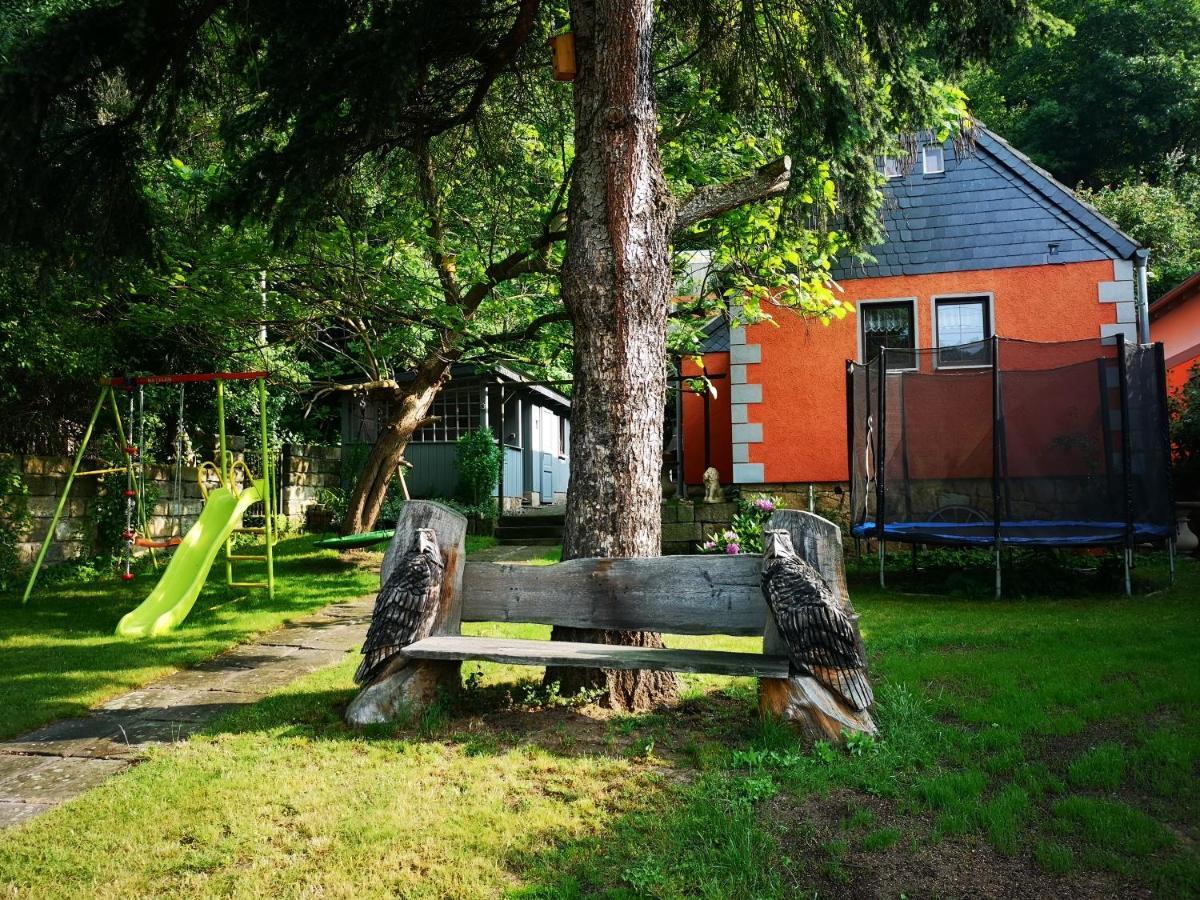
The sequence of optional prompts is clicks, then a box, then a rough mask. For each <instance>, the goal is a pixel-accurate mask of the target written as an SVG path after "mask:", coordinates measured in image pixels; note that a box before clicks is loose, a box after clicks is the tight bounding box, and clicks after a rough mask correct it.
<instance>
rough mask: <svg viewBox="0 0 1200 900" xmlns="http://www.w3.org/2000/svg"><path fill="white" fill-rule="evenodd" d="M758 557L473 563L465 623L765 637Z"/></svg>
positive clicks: (465, 586)
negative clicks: (533, 624)
mask: <svg viewBox="0 0 1200 900" xmlns="http://www.w3.org/2000/svg"><path fill="white" fill-rule="evenodd" d="M761 568H762V560H761V559H760V558H759V557H757V556H666V557H659V558H656V559H573V560H568V561H567V562H562V563H558V564H556V565H553V566H521V565H504V564H502V563H485V562H468V563H467V565H466V573H465V575H464V578H463V592H464V594H463V607H462V620H463V621H464V622H535V623H538V624H542V625H564V626H567V627H570V628H600V629H605V630H611V631H621V630H632V631H660V632H666V633H669V634H738V635H761V634H762V633H763V627H764V625H765V624H766V619H767V607H766V603H765V601H764V600H763V597H762V590H761V588H760V586H759V579H760V572H761Z"/></svg>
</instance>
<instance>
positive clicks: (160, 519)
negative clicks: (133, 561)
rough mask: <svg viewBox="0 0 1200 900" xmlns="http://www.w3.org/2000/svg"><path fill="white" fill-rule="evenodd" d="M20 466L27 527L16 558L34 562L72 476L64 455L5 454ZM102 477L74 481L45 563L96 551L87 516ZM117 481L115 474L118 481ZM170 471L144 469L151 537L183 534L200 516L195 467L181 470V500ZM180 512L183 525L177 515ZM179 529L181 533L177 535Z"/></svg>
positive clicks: (201, 505) (169, 468) (168, 467)
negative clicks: (151, 496)
mask: <svg viewBox="0 0 1200 900" xmlns="http://www.w3.org/2000/svg"><path fill="white" fill-rule="evenodd" d="M3 458H4V459H6V460H11V461H12V462H13V463H14V464H16V465H18V466H19V467H20V472H21V478H22V480H23V481H24V482H25V486H26V487H27V488H28V489H29V497H28V504H29V517H30V518H29V528H28V529H26V532H25V534H24V536H23V540H22V541H21V542H20V543H19V544H18V546H17V549H18V552H19V553H20V556H21V559H22V560H23V561H24V562H26V563H31V562H33V560H34V558H35V557H36V556H37V552H38V548H39V547H40V546H41V543H42V540H43V539H44V538H45V536H46V531H47V529H49V527H50V520H51V519H52V518H53V516H54V509H55V507H56V506H57V505H58V499H59V496H60V495H61V494H62V490H63V487H64V485H65V484H66V480H67V474H68V473H69V472H70V471H71V460H70V459H69V458H67V457H65V456H12V455H8V454H4V455H3ZM102 477H103V476H92V475H87V476H83V477H77V478H76V479H75V484H74V485H73V486H72V488H71V496H70V498H69V499H68V500H67V505H66V507H64V509H63V515H62V518H61V519H60V520H59V522H58V527H57V528H56V529H55V535H54V537H55V540H54V542H53V543H52V544H51V545H50V548H49V549H48V550H47V552H46V562H47V563H58V562H64V561H66V560H71V559H76V558H77V557H79V556H80V555H81V554H82V555H87V554H88V553H90V552H92V550H93V549H94V546H95V538H96V535H95V534H94V525H93V523H92V519H91V517H90V516H89V512H90V510H91V507H92V504H93V501H94V500H95V498H96V493H97V490H98V482H99V481H100V480H101V478H102ZM117 477H118V478H119V477H120V476H119V475H118V476H117ZM174 481H175V467H174V466H172V465H169V464H166V465H148V466H146V483H147V488H148V489H149V490H152V491H154V492H156V493H157V495H158V499H157V502H156V503H155V504H154V508H153V509H152V510H149V516H148V521H147V527H148V528H149V531H150V533H151V535H153V536H155V537H158V536H165V535H169V534H172V533H182V532H186V531H187V529H189V528H191V527H192V525H193V524H194V523H195V521H196V519H197V518H199V516H200V511H201V510H202V509H203V508H204V501H203V499H202V498H201V496H200V485H199V483H198V482H197V481H196V468H195V467H188V468H185V469H184V470H183V485H182V487H183V490H182V501H181V503H179V504H176V503H175V502H174V495H175V486H174ZM180 513H182V516H181V518H182V522H181V523H179V524H177V516H179V514H180ZM180 527H182V531H180Z"/></svg>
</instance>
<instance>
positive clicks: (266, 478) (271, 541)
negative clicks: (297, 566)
mask: <svg viewBox="0 0 1200 900" xmlns="http://www.w3.org/2000/svg"><path fill="white" fill-rule="evenodd" d="M258 424H259V429H260V430H261V432H262V472H263V538H264V540H265V542H266V545H267V546H266V557H267V599H268V600H274V599H275V515H274V508H273V496H274V494H273V490H272V486H273V484H274V479H273V478H272V475H271V445H270V442H269V440H268V435H267V380H266V379H265V378H261V377H260V378H259V379H258Z"/></svg>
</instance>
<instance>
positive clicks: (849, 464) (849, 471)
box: [846, 360, 858, 550]
mask: <svg viewBox="0 0 1200 900" xmlns="http://www.w3.org/2000/svg"><path fill="white" fill-rule="evenodd" d="M854 469H855V461H854V363H852V362H851V361H850V360H846V476H847V478H848V479H849V481H848V485H849V491H848V493H849V495H850V527H851V528H853V527H854V526H855V525H856V524H857V523H856V522H855V521H854V515H855V513H854V511H855V510H856V509H858V507H857V506H855V505H854V482H855V472H854ZM854 544H855V549H856V550H857V549H858V538H855V539H854Z"/></svg>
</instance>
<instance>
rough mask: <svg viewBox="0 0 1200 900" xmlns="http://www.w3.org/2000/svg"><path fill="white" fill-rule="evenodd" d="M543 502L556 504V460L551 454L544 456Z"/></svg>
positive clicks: (544, 454)
mask: <svg viewBox="0 0 1200 900" xmlns="http://www.w3.org/2000/svg"><path fill="white" fill-rule="evenodd" d="M542 502H543V503H553V502H554V458H553V457H552V456H551V455H550V454H549V453H543V454H542Z"/></svg>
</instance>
